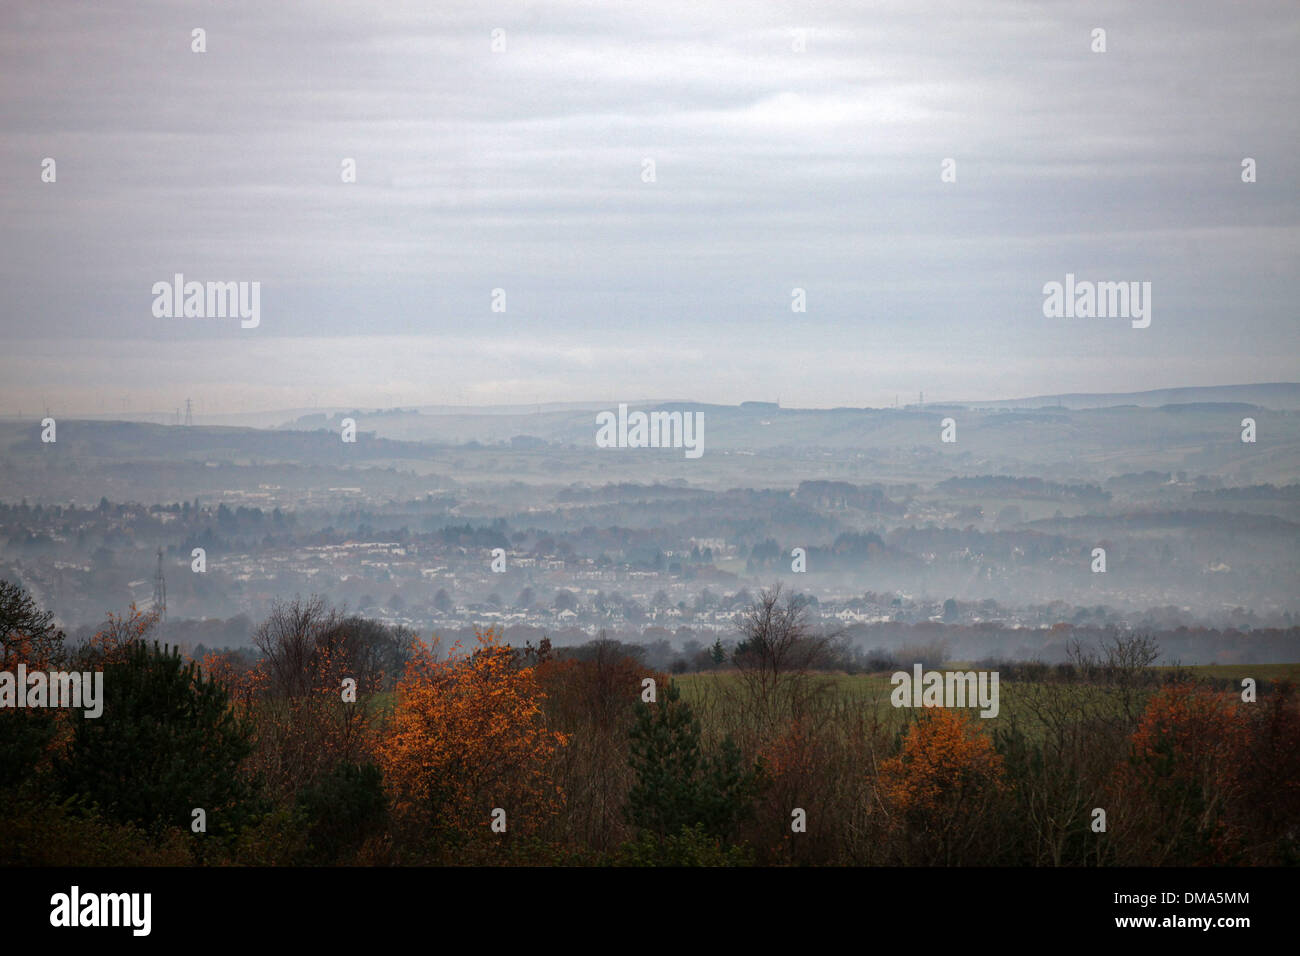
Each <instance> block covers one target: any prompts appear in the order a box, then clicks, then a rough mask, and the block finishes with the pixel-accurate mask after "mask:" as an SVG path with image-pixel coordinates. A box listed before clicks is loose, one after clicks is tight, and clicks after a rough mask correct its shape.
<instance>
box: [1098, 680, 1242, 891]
mask: <svg viewBox="0 0 1300 956" xmlns="http://www.w3.org/2000/svg"><path fill="white" fill-rule="evenodd" d="M1244 706H1248V705H1243V704H1242V703H1241V702H1240V701H1239V700H1238V699H1237V698H1236V697H1235V696H1234V695H1231V694H1226V695H1225V694H1223V693H1222V692H1215V691H1212V690H1210V689H1208V688H1206V687H1203V686H1197V685H1194V684H1191V683H1180V684H1174V685H1171V686H1169V687H1165V688H1163V689H1162V690H1160V691H1159V692H1158V693H1156V694H1154V695H1153V696H1152V697H1151V699H1150V700H1149V701H1148V702H1147V707H1146V711H1145V712H1144V713H1143V715H1142V718H1141V720H1140V721H1139V723H1138V727H1137V730H1136V731H1134V733H1133V735H1132V737H1131V738H1130V740H1129V743H1130V754H1129V759H1128V762H1127V763H1126V764H1124V765H1122V766H1121V767H1120V768H1119V769H1118V771H1117V773H1116V778H1115V781H1114V787H1113V790H1112V801H1113V804H1114V809H1115V812H1113V813H1112V814H1111V820H1112V826H1111V832H1112V834H1113V839H1112V841H1111V842H1112V844H1113V845H1114V846H1115V847H1116V848H1117V850H1118V852H1119V854H1120V862H1126V863H1141V864H1145V865H1148V866H1149V865H1160V864H1166V865H1183V866H1192V865H1198V864H1206V863H1228V862H1234V857H1235V856H1236V854H1237V853H1238V852H1239V851H1240V849H1241V834H1240V833H1239V832H1238V830H1237V827H1236V825H1235V821H1234V817H1235V813H1234V809H1235V807H1236V805H1237V804H1238V803H1239V802H1240V798H1241V784H1242V781H1241V773H1240V771H1241V768H1243V767H1244V766H1245V765H1246V762H1247V760H1248V754H1249V750H1250V736H1251V734H1250V730H1251V728H1250V724H1249V721H1248V720H1247V715H1246V712H1245V711H1244V709H1243V707H1244Z"/></svg>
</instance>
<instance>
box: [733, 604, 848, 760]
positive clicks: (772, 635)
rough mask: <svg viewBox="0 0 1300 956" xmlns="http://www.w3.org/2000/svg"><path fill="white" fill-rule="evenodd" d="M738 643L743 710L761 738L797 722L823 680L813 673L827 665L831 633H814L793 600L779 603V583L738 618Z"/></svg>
mask: <svg viewBox="0 0 1300 956" xmlns="http://www.w3.org/2000/svg"><path fill="white" fill-rule="evenodd" d="M736 623H737V627H738V628H739V630H740V632H741V638H742V639H741V642H740V643H739V644H738V645H737V646H736V649H735V651H733V652H732V655H731V659H732V662H733V663H734V664H735V665H736V674H737V683H738V686H739V688H740V689H741V696H742V701H741V704H742V706H743V712H744V714H745V716H746V718H747V719H748V720H749V721H750V722H751V723H752V724H753V728H754V729H755V730H756V731H758V732H759V735H760V738H761V739H766V738H767V737H768V736H769V735H770V734H771V733H773V732H775V731H776V729H777V728H779V727H782V726H788V725H789V724H790V723H791V722H793V721H796V720H798V719H799V718H800V717H801V716H802V715H803V714H804V713H805V712H806V710H807V707H808V704H809V703H810V700H811V698H813V697H815V696H817V695H818V694H819V692H820V691H821V690H822V689H823V687H824V685H825V684H826V681H824V680H821V679H818V678H816V676H815V675H814V674H813V673H812V672H814V671H816V670H817V669H819V668H823V667H825V666H827V664H828V662H829V659H830V647H831V643H832V641H833V638H834V635H832V634H826V633H822V632H814V630H813V629H812V628H811V626H810V625H809V624H808V619H807V605H806V604H805V603H804V602H803V601H802V600H800V599H799V598H798V596H795V595H791V596H788V597H787V598H786V599H785V600H784V601H782V600H781V585H780V584H777V585H774V586H773V587H771V588H768V589H766V590H764V591H763V593H762V594H761V595H760V596H759V597H758V599H757V600H755V601H754V602H753V604H751V605H750V607H749V608H748V609H747V610H745V611H743V612H742V613H740V614H739V615H737V621H736Z"/></svg>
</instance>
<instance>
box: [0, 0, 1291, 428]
mask: <svg viewBox="0 0 1300 956" xmlns="http://www.w3.org/2000/svg"><path fill="white" fill-rule="evenodd" d="M196 27H201V28H203V29H204V30H206V43H207V52H205V53H202V54H199V53H194V52H191V42H192V41H191V30H192V29H194V28H196ZM1097 27H1100V28H1104V29H1105V31H1106V47H1107V49H1106V52H1105V53H1095V52H1093V51H1092V49H1091V48H1092V46H1093V44H1094V40H1093V38H1092V31H1093V29H1094V28H1097ZM496 29H500V30H503V31H504V45H505V49H504V50H502V51H500V52H494V51H493V49H492V44H493V31H494V30H496ZM798 31H804V32H803V33H802V34H801V35H802V36H803V38H804V45H805V49H804V50H803V51H802V52H797V51H796V50H795V49H794V47H795V46H796V45H797V43H796V38H797V37H798V36H800V34H799V33H798ZM1298 45H1300V4H1297V3H1296V2H1295V0H1282V2H1276V3H1253V2H1241V3H1228V2H1222V0H1212V2H1198V0H1178V2H1169V3H1145V2H1144V3H1133V2H1130V3H1104V2H1103V3H1087V4H1081V3H1078V2H1075V0H1067V2H1060V3H1028V2H987V0H961V2H953V3H921V2H916V0H903V2H898V3H882V2H871V3H865V2H863V3H850V2H838V3H815V2H770V3H768V2H746V0H718V2H712V3H710V2H702V0H684V2H677V0H647V2H580V3H579V2H546V3H543V2H526V0H515V2H510V3H495V2H487V0H473V2H464V3H460V2H449V0H428V2H423V3H386V2H379V0H355V2H336V3H322V2H313V3H305V2H304V3H297V2H290V0H276V2H274V3H267V2H253V0H242V2H241V0H222V2H220V3H217V2H210V0H194V2H189V3H180V2H174V0H173V2H129V3H128V2H105V0H96V2H86V3H72V2H62V0H41V2H31V3H21V4H20V3H16V2H6V3H5V4H4V5H3V6H2V7H0V130H2V132H3V135H2V136H0V222H3V228H2V229H0V246H2V248H0V323H2V329H3V336H4V342H5V346H6V347H5V348H4V349H3V354H0V412H3V413H5V414H13V413H15V412H17V411H18V410H19V409H22V410H23V411H24V413H25V414H27V415H29V416H30V415H32V414H34V413H35V412H36V411H38V410H43V407H44V406H49V407H50V408H51V409H52V410H53V411H55V412H57V413H62V414H65V415H66V414H73V413H76V412H78V411H84V412H111V411H121V410H123V409H126V410H129V411H132V412H136V413H139V412H142V411H145V410H150V409H156V410H170V409H172V408H175V407H176V406H178V405H181V404H183V402H184V399H185V398H186V397H191V398H193V399H194V401H195V407H196V409H200V410H202V411H204V412H208V413H214V412H218V411H224V412H237V411H252V410H264V409H271V408H287V407H297V406H310V405H313V404H320V405H322V406H325V405H345V406H349V407H350V406H354V405H361V406H373V405H383V406H388V405H393V404H402V405H408V406H409V405H415V404H426V403H427V404H434V403H448V404H457V403H474V404H495V403H531V402H550V401H575V400H597V401H609V402H611V403H615V402H618V401H620V400H622V401H626V400H637V399H644V398H683V399H685V398H691V399H697V400H700V401H716V402H727V403H734V402H739V401H743V400H748V399H761V400H775V399H777V398H778V397H779V398H780V400H781V402H782V404H785V405H804V406H834V405H885V404H889V403H890V402H892V401H893V400H894V396H895V395H900V396H901V397H902V400H903V401H914V400H915V398H916V394H917V392H918V391H919V390H922V389H923V390H924V391H925V393H926V399H927V401H933V400H960V399H972V400H977V399H994V398H1007V397H1016V396H1023V395H1033V394H1044V393H1053V392H1097V391H1131V390H1139V389H1144V388H1158V387H1164V386H1182V385H1217V384H1234V383H1246V382H1268V381H1295V380H1297V379H1300V374H1297V370H1296V356H1297V354H1298V353H1300V324H1298V323H1297V318H1298V316H1297V302H1298V301H1300V299H1298V297H1297V276H1298V275H1300V269H1298V268H1297V252H1300V232H1298V227H1300V221H1298V217H1297V213H1298V211H1300V202H1298V201H1297V200H1298V191H1297V186H1296V184H1297V174H1298V173H1300V161H1298V160H1297V149H1298V148H1300V136H1298V135H1297V132H1298V130H1297V126H1298V124H1300V102H1298V100H1300V97H1298V96H1297V86H1298V84H1297V80H1298V79H1300V77H1298V72H1300V69H1298V66H1297V64H1300V57H1297V56H1296V52H1295V51H1296V49H1297V46H1298ZM45 157H52V158H54V159H55V161H56V164H57V166H56V171H57V180H56V182H54V183H45V182H42V180H41V171H42V166H41V164H42V160H43V159H44V158H45ZM345 157H351V158H354V159H355V161H356V169H357V181H356V182H355V183H344V182H342V181H341V176H340V171H341V162H342V160H343V159H344V158H345ZM1244 157H1251V158H1253V159H1255V160H1256V162H1257V177H1258V181H1257V182H1256V183H1253V184H1246V183H1243V182H1242V181H1241V173H1242V170H1241V162H1242V159H1243V158H1244ZM946 158H952V159H954V160H955V163H956V182H953V183H945V182H941V178H940V172H941V163H942V162H943V160H944V159H946ZM646 159H651V160H653V162H654V167H655V170H654V171H655V181H654V182H652V183H648V182H645V181H643V170H644V161H645V160H646ZM177 272H180V273H183V274H184V276H185V277H186V279H187V280H197V281H202V282H206V281H209V280H228V281H258V282H260V283H261V322H260V325H259V326H258V327H257V328H254V329H243V328H241V327H240V323H239V321H238V320H237V319H220V318H205V319H194V318H191V319H185V318H156V317H154V315H153V313H152V310H151V305H152V303H153V294H152V292H151V289H152V286H153V284H154V283H155V282H158V281H170V280H171V278H172V276H173V274H174V273H177ZM1067 272H1072V273H1074V274H1075V275H1076V276H1077V277H1078V278H1079V279H1091V280H1097V281H1148V282H1150V283H1151V284H1152V303H1151V305H1152V312H1151V324H1150V327H1149V328H1145V329H1134V328H1132V327H1131V324H1130V322H1129V321H1128V320H1126V319H1123V318H1090V319H1080V318H1073V319H1065V318H1060V319H1053V318H1045V317H1044V315H1043V308H1042V306H1043V298H1044V296H1043V292H1042V289H1043V285H1044V283H1047V282H1051V281H1058V282H1063V281H1064V279H1065V275H1066V273H1067ZM796 287H798V288H802V289H805V290H806V296H807V311H806V312H804V313H796V312H793V311H792V310H791V294H792V292H791V290H792V289H794V288H796ZM495 288H501V289H504V290H505V292H506V312H505V313H494V312H493V311H492V310H491V295H492V290H493V289H495Z"/></svg>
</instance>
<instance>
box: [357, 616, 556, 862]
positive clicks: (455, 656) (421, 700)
mask: <svg viewBox="0 0 1300 956" xmlns="http://www.w3.org/2000/svg"><path fill="white" fill-rule="evenodd" d="M475 637H476V640H477V644H478V646H477V647H476V648H475V649H474V651H473V652H472V653H471V654H469V655H466V654H464V653H463V652H462V651H461V646H460V644H459V642H458V643H457V644H455V645H453V647H452V649H451V654H450V656H449V657H447V658H440V657H439V656H438V654H437V642H436V641H435V643H434V645H433V646H432V647H430V646H428V645H426V644H424V643H423V642H417V645H416V647H415V648H414V653H413V654H412V657H411V660H410V661H409V663H408V664H407V667H406V673H405V675H404V676H403V678H402V680H401V681H400V682H399V683H398V686H397V703H396V707H395V709H394V711H393V715H392V720H391V722H390V724H389V727H388V728H387V732H386V733H385V734H384V736H383V738H382V739H381V740H380V741H379V742H378V744H377V746H376V757H377V759H378V761H379V764H380V766H381V767H382V768H383V770H384V777H385V779H386V780H387V781H388V785H389V786H390V787H391V788H392V790H393V792H394V797H395V803H396V810H397V813H398V815H399V817H400V818H403V819H405V820H407V821H408V822H413V823H416V824H418V825H421V826H424V827H428V828H430V830H431V831H433V832H434V833H436V835H437V836H439V837H441V838H443V839H456V838H458V837H462V836H464V835H467V834H469V833H473V832H475V831H479V832H482V831H486V830H487V828H488V826H489V824H490V823H491V822H492V814H493V811H494V810H495V809H496V808H501V809H503V810H505V812H506V825H507V832H510V833H514V832H520V831H522V832H528V831H531V830H533V829H535V827H536V826H537V824H538V823H540V822H541V820H542V818H543V817H544V816H545V815H549V814H551V813H553V812H555V810H556V809H558V805H559V801H560V800H561V799H562V794H560V792H559V788H558V787H556V786H555V785H554V783H553V782H552V780H551V776H550V763H551V758H552V756H553V755H554V754H555V752H556V750H557V749H558V748H560V747H562V746H563V745H564V744H565V743H567V737H566V735H565V734H562V733H559V732H556V731H552V730H548V729H547V727H546V721H545V716H544V714H543V711H542V707H541V704H542V700H543V699H544V693H543V691H542V690H541V688H540V686H539V684H538V681H537V678H536V675H535V674H534V670H533V668H531V667H526V666H521V664H520V662H519V660H518V659H517V655H516V654H515V653H514V651H513V650H512V649H511V648H510V646H509V645H508V644H504V643H502V640H501V635H500V633H499V632H498V631H496V630H495V629H489V630H487V631H476V632H475Z"/></svg>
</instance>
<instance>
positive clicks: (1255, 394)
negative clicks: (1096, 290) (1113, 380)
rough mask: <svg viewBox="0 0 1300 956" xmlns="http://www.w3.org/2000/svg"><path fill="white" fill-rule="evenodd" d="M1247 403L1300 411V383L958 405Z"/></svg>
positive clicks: (1178, 389)
mask: <svg viewBox="0 0 1300 956" xmlns="http://www.w3.org/2000/svg"><path fill="white" fill-rule="evenodd" d="M1224 403H1244V404H1247V405H1258V406H1260V407H1261V408H1273V409H1278V410H1279V411H1281V410H1286V411H1295V410H1296V409H1300V383H1296V382H1272V383H1269V384H1264V385H1208V386H1196V387H1192V388H1157V389H1152V390H1151V391H1147V392H1096V393H1087V392H1083V393H1080V392H1076V393H1073V394H1067V395H1035V396H1033V397H1031V398H1004V399H999V400H998V401H995V402H958V403H956V404H959V405H964V406H966V407H967V408H1047V407H1052V408H1055V407H1058V406H1059V407H1063V408H1076V409H1078V408H1113V407H1114V406H1116V405H1138V406H1141V407H1143V408H1159V407H1160V406H1162V405H1193V404H1215V405H1217V404H1224Z"/></svg>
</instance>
